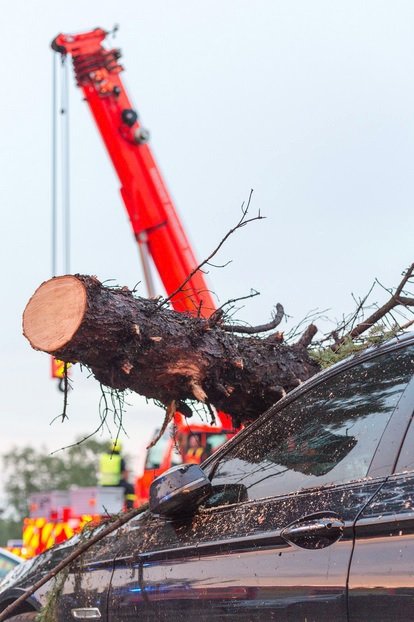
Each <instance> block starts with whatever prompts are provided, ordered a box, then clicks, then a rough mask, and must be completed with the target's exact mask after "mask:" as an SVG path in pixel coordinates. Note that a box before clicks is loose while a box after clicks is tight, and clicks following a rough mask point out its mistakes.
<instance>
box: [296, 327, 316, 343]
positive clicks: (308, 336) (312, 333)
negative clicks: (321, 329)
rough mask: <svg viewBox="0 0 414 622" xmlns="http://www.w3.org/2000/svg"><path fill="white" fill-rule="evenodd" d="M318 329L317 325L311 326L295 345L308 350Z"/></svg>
mask: <svg viewBox="0 0 414 622" xmlns="http://www.w3.org/2000/svg"><path fill="white" fill-rule="evenodd" d="M317 332H318V329H317V328H316V326H315V324H309V326H308V328H307V329H306V330H305V331H304V332H303V334H302V336H301V338H300V339H299V341H297V342H296V344H295V345H297V346H300V347H301V348H307V347H308V346H309V345H310V344H311V341H312V339H313V338H314V336H315V335H316V333H317Z"/></svg>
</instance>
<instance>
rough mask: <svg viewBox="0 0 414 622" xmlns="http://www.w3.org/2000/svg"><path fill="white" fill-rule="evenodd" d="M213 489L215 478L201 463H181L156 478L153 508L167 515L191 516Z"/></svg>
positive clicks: (153, 511)
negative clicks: (212, 484) (209, 476)
mask: <svg viewBox="0 0 414 622" xmlns="http://www.w3.org/2000/svg"><path fill="white" fill-rule="evenodd" d="M211 492H212V486H211V482H210V480H209V479H208V477H207V476H206V474H205V473H204V471H203V470H202V469H200V467H199V466H198V465H197V464H179V465H178V466H174V467H172V468H171V469H168V471H166V472H165V473H163V474H162V475H160V476H159V477H157V478H156V479H154V481H153V482H152V484H151V487H150V498H149V508H150V511H151V512H152V513H153V514H156V515H158V516H163V517H165V518H178V517H181V516H187V515H189V514H194V512H195V511H196V509H197V507H198V506H199V505H200V504H201V503H202V502H203V501H204V500H205V499H207V497H209V496H210V494H211Z"/></svg>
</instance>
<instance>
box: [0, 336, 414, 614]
mask: <svg viewBox="0 0 414 622" xmlns="http://www.w3.org/2000/svg"><path fill="white" fill-rule="evenodd" d="M413 411H414V336H413V335H411V336H408V337H404V338H401V339H399V340H397V341H393V342H392V343H389V344H386V345H385V346H381V347H378V348H376V349H371V350H370V351H367V352H365V353H362V354H360V355H358V356H357V357H354V358H353V359H352V360H348V361H346V362H344V363H341V364H339V365H337V366H335V367H333V368H331V369H329V370H327V371H326V372H323V373H321V374H319V375H318V376H317V377H314V378H312V379H311V380H310V381H308V382H307V383H305V384H304V385H302V386H301V387H299V388H298V389H297V390H295V391H294V392H292V393H291V394H289V395H288V396H287V397H286V398H284V400H282V401H281V402H279V403H278V404H277V405H275V406H274V407H273V408H271V409H270V410H269V411H268V412H267V413H265V414H264V415H263V416H262V417H261V418H260V419H259V420H258V421H257V422H255V423H253V424H252V425H251V426H249V427H248V428H246V430H244V431H243V432H241V433H240V434H239V435H237V437H235V438H234V439H232V440H231V441H229V442H228V443H227V444H226V445H225V446H223V447H222V448H220V449H219V450H218V451H217V452H216V453H215V454H214V455H213V456H212V457H211V458H210V459H209V460H207V461H206V462H205V463H204V464H203V471H204V473H205V474H206V475H207V476H208V478H209V480H210V481H211V486H212V491H211V494H210V495H209V497H208V498H207V500H205V501H203V503H202V505H201V506H200V507H199V508H198V509H197V510H196V511H195V512H194V513H192V514H189V513H188V512H187V513H185V512H184V511H183V512H182V514H181V515H180V514H178V515H177V516H175V517H173V518H171V517H169V518H165V517H164V518H163V517H162V516H155V515H153V514H151V513H150V512H149V511H147V512H145V513H143V514H142V515H140V516H138V517H136V518H134V519H131V520H130V521H129V523H127V524H126V525H125V526H124V527H122V528H120V529H118V530H117V531H116V532H115V533H114V534H112V535H110V536H108V537H107V538H106V539H105V540H103V541H101V542H99V543H97V544H96V545H94V546H93V547H92V548H91V549H90V550H89V551H87V552H86V553H85V554H84V555H83V556H82V557H81V558H80V559H79V560H77V561H76V562H74V563H73V564H72V565H71V566H70V569H69V571H68V572H67V573H66V574H65V575H64V577H63V579H64V580H62V581H61V586H60V589H59V595H58V597H57V598H56V599H55V603H54V618H55V619H57V620H61V621H66V620H67V621H69V620H73V619H91V618H95V619H100V620H103V621H110V622H112V621H119V622H124V621H125V622H126V621H127V620H131V621H132V620H138V619H139V620H148V621H153V620H154V621H155V620H171V619H174V620H175V621H177V622H178V621H180V620H186V621H187V620H188V618H189V616H195V617H196V619H197V620H198V621H203V620H235V621H236V620H307V621H308V622H309V621H310V620H330V621H331V620H335V621H341V620H344V621H345V620H346V621H348V620H353V621H358V622H359V621H361V620H362V621H363V620H367V621H368V620H374V619H375V620H411V619H412V618H413V617H414V564H413V559H414V423H412V416H413ZM184 507H185V506H183V508H184ZM75 543H76V542H75ZM72 547H73V543H72V542H71V541H69V542H67V543H64V545H63V546H62V545H61V546H59V547H56V548H55V549H52V550H50V551H47V552H46V553H45V554H44V555H41V556H39V557H38V558H36V559H34V560H31V561H30V562H28V563H27V564H23V565H21V566H20V567H19V568H18V569H17V570H15V571H14V572H12V573H11V574H10V575H9V576H8V577H7V579H6V582H5V583H4V585H3V586H2V589H1V591H0V610H1V609H4V608H5V606H7V605H8V604H9V603H10V602H12V601H13V600H14V599H15V598H16V597H17V596H18V595H19V594H21V593H22V592H23V591H24V590H25V589H27V588H29V587H30V586H31V585H32V584H33V583H34V582H35V581H36V580H37V579H39V577H40V576H42V574H43V575H44V574H45V573H46V572H47V571H48V570H50V569H51V568H52V567H53V566H54V565H56V564H57V563H58V562H59V561H60V560H61V559H63V558H64V557H65V556H66V555H68V553H69V552H70V550H71V549H72ZM52 588H53V585H52V582H49V584H47V585H46V586H45V587H44V588H41V589H40V590H38V591H37V592H36V593H35V594H34V595H33V596H32V597H31V598H30V599H29V601H28V603H27V604H26V605H25V606H24V609H22V611H30V610H31V611H33V612H35V611H38V610H39V609H40V608H41V607H42V605H44V604H45V602H46V598H47V594H48V592H50V590H51V589H52Z"/></svg>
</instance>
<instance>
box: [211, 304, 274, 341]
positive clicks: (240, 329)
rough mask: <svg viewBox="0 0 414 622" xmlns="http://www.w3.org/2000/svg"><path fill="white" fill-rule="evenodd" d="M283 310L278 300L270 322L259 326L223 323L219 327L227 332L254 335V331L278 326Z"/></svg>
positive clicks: (262, 331)
mask: <svg viewBox="0 0 414 622" xmlns="http://www.w3.org/2000/svg"><path fill="white" fill-rule="evenodd" d="M284 314H285V312H284V309H283V307H282V305H281V304H280V303H279V302H278V303H277V305H276V313H275V314H274V317H273V319H272V321H271V322H268V323H267V324H260V325H259V326H237V325H235V324H223V325H221V328H223V329H224V330H225V331H227V332H229V333H244V334H245V335H255V334H256V333H264V332H267V331H269V330H273V329H274V328H276V326H279V324H280V322H281V321H282V319H283V316H284Z"/></svg>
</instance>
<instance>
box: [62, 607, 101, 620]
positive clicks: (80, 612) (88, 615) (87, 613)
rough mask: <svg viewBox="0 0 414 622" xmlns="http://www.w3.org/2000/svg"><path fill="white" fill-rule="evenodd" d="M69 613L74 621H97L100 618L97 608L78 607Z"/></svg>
mask: <svg viewBox="0 0 414 622" xmlns="http://www.w3.org/2000/svg"><path fill="white" fill-rule="evenodd" d="M70 612H71V614H72V618H75V620H99V619H100V618H101V617H102V616H101V612H100V611H99V609H98V607H79V608H78V609H71V611H70Z"/></svg>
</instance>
